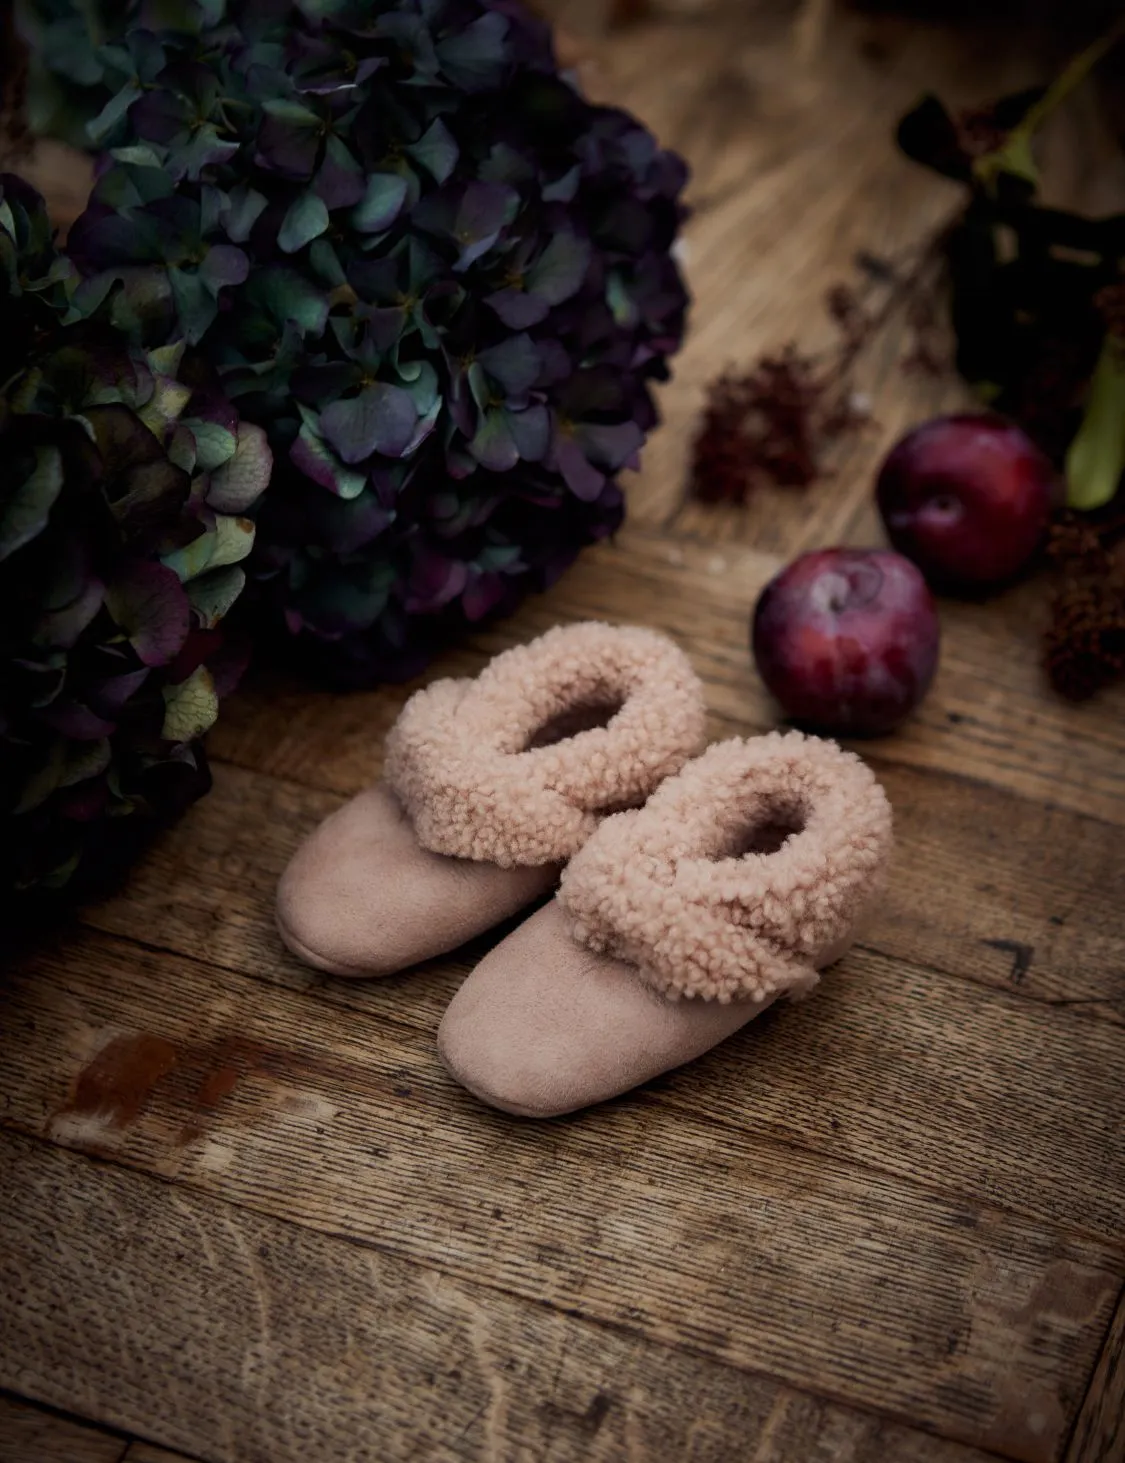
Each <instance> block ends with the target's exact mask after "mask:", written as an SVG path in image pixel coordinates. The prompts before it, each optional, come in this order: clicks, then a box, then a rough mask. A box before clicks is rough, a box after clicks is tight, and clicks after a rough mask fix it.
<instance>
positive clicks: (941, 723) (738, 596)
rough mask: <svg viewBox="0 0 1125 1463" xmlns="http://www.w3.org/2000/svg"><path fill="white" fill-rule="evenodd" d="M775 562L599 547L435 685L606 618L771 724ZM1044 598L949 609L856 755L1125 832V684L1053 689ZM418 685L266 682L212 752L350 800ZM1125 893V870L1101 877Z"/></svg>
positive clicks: (224, 727)
mask: <svg viewBox="0 0 1125 1463" xmlns="http://www.w3.org/2000/svg"><path fill="white" fill-rule="evenodd" d="M780 565H781V559H780V558H779V557H778V556H776V555H773V554H763V553H761V552H760V551H758V550H756V549H748V548H745V547H742V546H740V545H737V544H734V545H731V544H724V545H722V546H717V545H713V544H705V543H699V542H693V541H691V540H688V539H683V538H679V539H672V538H669V537H667V536H663V535H657V534H649V533H645V532H640V531H626V532H623V533H622V534H621V535H620V536H619V539H618V541H617V543H616V545H613V546H605V547H599V548H595V549H592V550H591V551H590V552H589V553H587V554H586V555H585V556H584V557H583V558H582V559H581V560H580V561H579V563H578V564H577V565H576V566H575V567H574V569H572V570H571V572H570V573H569V575H568V576H567V577H566V579H565V580H563V581H562V583H561V584H560V585H558V586H557V587H556V588H555V589H554V590H553V591H552V592H551V593H550V594H547V595H543V596H541V597H537V598H535V599H534V600H532V601H530V602H529V603H528V604H527V605H526V606H525V607H524V608H523V609H522V610H521V611H520V613H519V614H518V615H516V616H515V617H514V618H513V619H511V620H509V621H507V622H505V623H504V624H503V625H501V626H498V627H496V628H495V629H493V630H491V631H489V632H487V633H486V634H482V635H480V636H477V637H474V638H473V640H472V643H471V644H468V645H466V646H465V647H463V648H462V649H461V650H459V651H456V652H454V653H452V654H450V655H448V656H446V657H443V658H442V660H441V662H440V663H439V665H437V666H435V667H434V669H433V671H432V672H431V678H432V677H433V676H436V675H464V674H475V672H476V671H477V670H479V668H480V667H481V665H483V664H484V661H485V659H486V658H487V656H488V655H490V654H494V653H495V652H496V651H497V650H498V649H501V648H503V647H505V646H507V645H511V644H514V643H516V642H517V641H520V640H525V639H528V638H529V637H530V636H532V635H535V634H538V633H540V632H541V631H542V630H543V629H545V628H547V627H548V626H549V625H552V624H557V623H560V622H562V621H572V620H579V619H590V618H602V619H610V620H617V621H633V622H639V623H643V624H648V625H652V626H654V627H656V628H658V629H662V630H665V631H667V632H668V633H669V634H672V635H673V636H674V637H675V638H676V639H677V640H678V641H679V642H680V643H681V644H682V645H683V646H684V648H685V649H686V650H687V651H688V653H689V655H690V656H691V658H692V661H693V663H694V664H695V667H696V669H697V670H698V671H699V673H700V674H701V676H702V677H703V678H704V681H705V684H706V689H707V698H708V704H709V706H710V708H711V711H712V713H713V717H712V730H713V732H714V734H715V735H718V736H730V735H732V734H736V733H737V734H742V735H745V734H746V733H747V732H755V731H763V730H766V729H768V728H770V727H772V726H775V725H776V724H777V721H778V712H777V708H776V707H775V705H774V704H773V702H772V701H771V699H770V697H769V695H768V693H767V692H766V690H765V688H764V687H763V686H762V684H761V682H760V681H759V680H758V677H757V674H756V672H755V671H754V668H753V666H752V663H751V659H750V654H749V624H750V615H751V611H752V608H753V605H754V602H755V600H756V598H757V595H758V593H759V592H760V590H761V589H762V588H763V587H764V585H765V584H766V583H767V581H768V580H769V579H770V578H771V577H772V575H773V574H774V573H775V572H776V570H777V569H778V568H779V567H780ZM1042 613H1043V609H1042V590H1041V587H1040V588H1036V586H1034V585H1026V586H1024V587H1023V588H1022V589H1016V590H1013V591H1010V592H1009V593H1008V594H1007V595H1004V596H1002V597H1000V598H999V599H996V600H993V601H992V602H991V603H990V604H989V606H988V613H982V610H981V607H980V606H977V605H970V604H964V603H958V602H955V601H946V602H944V603H943V604H942V606H941V619H942V635H943V642H942V661H941V666H940V668H939V671H938V676H937V679H936V682H935V684H934V686H933V689H932V690H931V692H930V694H929V696H928V697H927V699H926V700H925V701H924V702H923V703H922V706H921V707H920V708H919V711H918V713H917V714H916V715H915V716H914V717H913V718H912V719H911V720H910V721H908V722H907V723H906V725H905V726H904V727H903V728H902V729H901V730H900V731H899V732H897V733H896V734H895V735H894V736H893V737H890V738H883V739H882V740H880V741H879V742H878V743H877V744H872V745H871V746H870V747H868V746H866V745H865V746H864V747H863V748H862V750H865V751H866V750H874V751H876V752H877V755H878V757H879V759H880V760H881V761H883V762H891V763H895V764H898V765H902V766H913V767H919V768H923V769H927V770H930V771H936V772H951V773H954V774H956V775H957V776H961V777H971V778H974V779H976V780H979V781H983V782H987V783H989V784H990V785H992V786H994V787H999V788H1004V789H1007V790H1008V791H1011V792H1014V793H1019V794H1021V795H1022V796H1024V797H1027V798H1031V799H1033V800H1036V801H1038V802H1041V803H1043V804H1045V805H1047V806H1051V807H1061V808H1068V809H1070V810H1072V811H1074V812H1080V813H1086V814H1089V815H1090V816H1092V817H1097V818H1102V819H1104V820H1108V821H1112V822H1115V823H1118V824H1121V823H1125V758H1123V757H1122V755H1121V748H1120V742H1121V730H1120V728H1121V724H1122V719H1123V713H1125V686H1117V687H1115V688H1113V689H1112V690H1111V691H1110V692H1109V693H1107V695H1106V696H1105V697H1104V699H1103V700H1102V701H1100V702H1099V703H1097V704H1095V705H1093V706H1073V705H1071V704H1069V703H1066V702H1064V701H1062V700H1061V699H1060V698H1058V697H1056V696H1054V695H1053V694H1052V693H1051V692H1050V691H1049V690H1048V688H1047V687H1046V683H1045V680H1044V677H1043V673H1042V670H1041V669H1040V664H1039V630H1040V627H1041V623H1042ZM410 689H412V688H409V687H408V688H402V687H394V688H384V689H382V690H379V691H373V692H367V693H360V694H357V695H355V696H350V697H346V698H339V697H332V696H330V695H329V694H328V693H326V692H322V693H316V692H312V693H310V692H309V691H308V689H307V688H302V687H299V686H298V684H297V683H295V682H285V681H282V680H280V679H279V678H277V677H264V678H263V679H262V680H260V681H258V682H257V683H255V682H253V681H252V682H251V683H250V684H249V685H247V686H246V687H245V688H244V689H243V690H242V691H240V692H239V693H238V694H237V695H236V696H235V697H233V698H232V699H231V701H230V703H229V706H228V707H227V708H226V711H227V714H226V715H225V716H224V718H223V720H222V721H220V723H219V724H218V726H217V727H216V731H215V735H214V736H213V738H212V745H213V751H214V753H215V755H216V756H217V757H219V758H220V759H222V760H226V761H232V762H236V763H238V764H239V765H240V766H245V767H253V768H256V769H258V770H260V771H265V772H272V773H276V774H278V775H279V776H285V777H292V778H294V779H295V780H298V781H304V782H308V783H310V784H311V785H313V786H319V787H329V788H332V789H333V790H335V791H339V792H353V791H355V790H356V789H357V788H359V787H361V786H363V785H364V784H365V783H366V782H367V781H369V780H370V778H371V776H372V774H373V771H374V769H375V768H376V767H377V765H378V758H379V748H380V745H381V741H382V736H383V734H384V732H385V730H386V728H387V727H388V726H389V725H390V723H391V722H392V721H393V720H394V717H395V716H396V715H397V714H398V710H399V708H400V706H401V704H402V702H403V701H404V700H405V698H406V696H407V694H408V693H409V690H410ZM1107 877H1112V878H1114V879H1115V887H1116V889H1117V890H1118V891H1119V892H1120V893H1121V894H1125V876H1122V877H1120V879H1118V875H1117V871H1116V870H1107Z"/></svg>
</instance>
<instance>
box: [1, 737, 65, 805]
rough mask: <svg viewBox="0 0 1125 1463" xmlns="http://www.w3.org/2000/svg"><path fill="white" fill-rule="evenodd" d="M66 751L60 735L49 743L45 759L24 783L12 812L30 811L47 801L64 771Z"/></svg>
mask: <svg viewBox="0 0 1125 1463" xmlns="http://www.w3.org/2000/svg"><path fill="white" fill-rule="evenodd" d="M66 752H67V744H66V742H65V741H64V739H63V738H62V737H58V738H56V739H55V741H53V742H52V743H51V746H50V749H49V751H48V753H47V760H46V761H45V762H44V763H43V765H42V767H40V768H39V770H38V771H37V772H33V773H32V774H31V776H30V777H29V778H28V779H27V781H26V782H25V783H24V785H23V791H22V792H21V793H20V796H19V800H18V802H17V803H16V805H15V807H14V808H13V809H12V812H13V813H30V812H31V811H32V809H33V808H38V807H39V806H40V805H41V804H42V803H45V802H46V801H47V799H48V798H49V797H50V796H51V794H52V793H53V792H54V791H55V789H56V788H57V787H58V785H59V782H60V780H61V779H62V778H63V776H64V775H65V773H66Z"/></svg>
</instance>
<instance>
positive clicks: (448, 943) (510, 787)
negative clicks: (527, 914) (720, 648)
mask: <svg viewBox="0 0 1125 1463" xmlns="http://www.w3.org/2000/svg"><path fill="white" fill-rule="evenodd" d="M704 716H705V712H704V701H703V688H702V686H701V684H700V682H699V679H698V677H697V676H696V675H695V672H694V671H693V670H692V668H691V665H690V663H689V662H688V659H687V657H686V656H685V655H684V653H683V652H682V651H681V650H680V649H679V648H678V647H677V646H676V645H675V644H674V643H673V642H672V641H671V640H669V639H668V638H667V637H666V636H664V635H660V634H657V633H656V632H655V631H652V630H645V629H639V628H630V627H617V626H612V625H603V624H597V623H587V624H578V625H570V626H563V627H559V628H557V629H554V630H549V631H548V632H547V633H546V634H545V635H542V636H540V637H539V639H537V640H534V641H532V642H531V643H530V644H528V645H521V646H517V647H516V648H514V649H512V650H508V651H505V652H504V653H503V654H502V655H499V656H497V657H496V659H495V660H493V661H492V662H491V663H490V664H489V665H488V666H486V668H485V669H484V670H483V671H482V672H481V674H480V675H479V676H477V678H476V679H475V680H444V681H437V682H435V683H434V684H433V685H431V686H429V687H427V688H426V689H425V690H423V691H419V692H418V693H417V694H416V695H414V696H412V697H411V698H410V700H409V701H408V702H407V704H406V706H405V707H404V708H403V711H402V713H401V715H400V716H399V719H398V721H397V722H396V723H395V725H394V727H393V728H392V729H391V732H390V734H389V736H388V739H387V747H386V760H385V766H384V772H383V781H382V782H379V783H377V784H376V785H375V786H374V787H372V788H369V789H368V790H367V791H365V792H362V793H360V794H359V795H358V797H355V798H353V799H352V800H351V801H350V802H348V803H346V804H345V805H344V806H343V807H342V808H340V809H339V810H338V811H337V812H335V813H333V814H332V816H331V817H329V818H328V819H326V821H325V822H324V823H322V824H321V826H320V827H319V828H318V829H317V830H316V831H315V832H314V833H313V834H312V836H311V837H310V838H309V839H307V840H306V842H305V843H304V844H303V845H302V846H301V848H300V849H298V851H297V853H296V855H295V856H294V858H293V860H292V862H291V863H290V865H289V867H288V868H287V869H286V871H285V873H284V875H283V876H282V879H281V883H280V885H279V888H278V896H277V923H278V928H279V930H280V932H281V936H282V938H283V940H284V941H285V943H286V944H287V945H288V946H289V948H290V949H291V950H292V951H293V952H294V953H295V954H296V955H298V956H299V957H300V958H301V959H302V960H304V961H305V962H306V963H307V964H309V965H313V966H316V967H317V968H318V969H321V970H326V971H329V972H331V973H333V974H336V975H354V976H371V975H384V974H389V973H391V972H392V971H397V970H402V969H404V968H405V967H406V966H408V965H413V964H415V963H416V962H417V961H419V960H424V959H427V958H430V957H432V956H434V955H439V954H442V953H443V952H445V951H447V950H452V949H454V948H455V947H456V946H457V945H460V944H462V943H463V942H464V941H465V940H467V939H469V938H471V937H472V936H473V935H478V934H481V933H482V932H483V931H485V930H487V929H490V928H491V927H492V926H493V925H495V924H497V923H498V922H499V921H501V920H503V919H506V918H508V917H509V916H510V915H513V914H515V913H516V912H517V911H519V910H521V909H523V908H524V907H525V906H526V905H528V904H530V903H531V902H532V901H533V900H535V899H537V898H540V897H542V896H543V895H545V894H547V893H549V892H550V890H551V889H553V888H554V887H555V885H556V884H557V882H558V879H559V873H560V869H561V868H562V866H563V865H564V864H565V863H566V861H567V860H568V859H570V858H572V857H573V855H574V854H576V853H577V852H578V850H579V849H580V848H581V847H582V846H583V844H584V843H585V842H586V841H587V839H589V837H590V836H591V834H593V833H594V831H595V830H596V829H597V828H598V827H599V826H600V824H601V823H602V821H603V820H604V819H605V818H606V816H607V815H608V814H610V813H613V812H616V811H618V810H619V809H622V808H629V807H636V806H639V805H640V804H642V803H643V802H644V801H645V799H646V798H647V797H648V796H649V795H650V794H651V793H652V792H653V791H654V790H655V789H656V788H657V787H658V786H659V784H660V783H661V782H662V781H663V780H664V779H665V778H666V777H668V776H669V775H671V774H672V773H674V772H676V771H678V769H679V768H680V767H681V766H682V765H683V764H684V762H685V761H686V760H687V759H688V758H689V757H690V756H692V755H693V754H694V753H695V752H696V751H698V750H699V748H700V746H701V745H702V742H703V736H704Z"/></svg>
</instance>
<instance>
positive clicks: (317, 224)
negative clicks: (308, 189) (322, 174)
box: [277, 193, 328, 254]
mask: <svg viewBox="0 0 1125 1463" xmlns="http://www.w3.org/2000/svg"><path fill="white" fill-rule="evenodd" d="M327 227H328V209H327V208H326V207H325V205H324V200H323V199H322V198H318V197H317V195H316V194H315V193H302V194H300V195H299V196H298V197H297V198H295V199H294V200H293V202H292V203H291V204H290V205H289V209H288V212H287V213H286V215H285V217H284V219H283V220H282V223H281V228H280V230H279V231H278V235H277V243H278V247H279V248H280V249H281V251H282V253H283V254H295V253H296V252H297V250H298V249H303V248H304V247H305V245H306V244H311V243H312V241H313V240H314V239H318V238H319V237H320V235H321V234H323V233H324V231H325V229H326V228H327Z"/></svg>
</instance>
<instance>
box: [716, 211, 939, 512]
mask: <svg viewBox="0 0 1125 1463" xmlns="http://www.w3.org/2000/svg"><path fill="white" fill-rule="evenodd" d="M942 242H943V235H942V233H941V232H940V231H939V232H938V233H935V234H934V235H933V236H932V237H930V238H927V239H926V240H924V241H923V243H922V244H921V246H919V247H918V248H917V249H915V250H914V251H913V252H912V253H911V254H910V255H909V256H908V257H907V258H906V259H905V260H903V261H900V262H895V261H892V260H887V259H882V258H878V257H876V256H873V255H861V256H860V257H859V258H858V259H857V261H856V262H857V265H858V266H859V268H860V270H861V271H862V273H863V276H864V278H863V282H862V283H861V284H860V285H859V286H855V285H849V284H844V283H839V284H836V285H834V286H833V287H832V288H831V289H830V290H829V292H828V295H827V299H826V304H827V309H828V313H829V315H830V317H831V319H832V322H833V324H834V325H835V327H836V329H837V332H838V341H837V344H836V345H835V346H834V347H833V349H832V350H831V351H830V352H829V353H828V354H827V355H826V356H824V357H821V358H818V357H815V356H812V355H808V354H805V353H803V352H802V351H800V350H799V349H798V348H797V345H796V344H795V343H794V342H790V343H789V344H787V345H786V346H784V347H783V348H782V349H781V350H779V351H772V352H766V353H765V354H763V355H762V356H760V357H759V358H758V360H757V361H755V362H754V364H753V365H752V366H751V367H750V368H749V369H748V370H746V371H743V372H735V371H733V370H729V369H728V370H727V371H724V372H723V373H722V375H720V376H719V377H717V378H716V379H715V380H714V381H713V382H712V383H711V385H710V386H709V387H708V390H707V398H706V402H705V404H704V409H703V413H702V416H701V419H700V425H699V430H698V431H697V433H696V436H695V440H694V442H693V445H692V456H691V468H690V475H689V482H688V493H689V496H690V497H693V498H695V499H696V500H697V501H699V502H702V503H734V504H738V505H741V504H744V503H745V502H747V500H748V499H749V498H750V496H751V495H752V493H753V491H754V490H755V488H756V487H758V486H760V485H761V484H763V483H766V482H770V483H774V484H776V485H777V486H779V487H796V488H804V487H808V486H809V485H810V484H811V483H813V482H815V481H816V480H817V479H818V478H820V477H822V476H824V475H825V465H824V464H825V457H826V455H827V453H828V451H829V449H830V448H831V447H832V446H833V445H834V444H835V443H837V442H838V441H839V440H840V439H841V438H843V437H845V436H848V435H849V434H851V433H853V432H856V431H859V430H860V429H861V428H862V427H864V426H865V425H866V424H867V423H868V421H869V420H870V413H869V411H868V409H867V406H866V403H865V402H864V400H863V398H862V396H860V395H859V394H858V393H857V392H856V390H855V385H854V372H855V367H856V364H857V362H858V360H859V358H860V356H861V355H862V353H863V351H864V350H865V349H866V347H867V346H868V345H869V344H870V343H871V341H872V340H873V339H874V338H875V337H876V336H877V335H878V333H879V332H880V331H881V330H882V329H883V327H884V326H885V325H886V324H887V323H888V321H889V320H890V318H891V317H892V316H893V315H894V314H895V313H896V312H897V311H899V310H900V309H903V308H905V310H906V320H907V325H908V328H909V329H910V331H911V334H912V343H911V348H910V350H909V351H908V353H907V357H906V360H905V361H904V367H905V368H906V369H915V370H925V371H927V372H934V373H936V372H940V371H942V370H944V369H947V363H946V362H945V360H944V358H943V355H942V350H941V343H940V327H939V323H938V322H939V315H940V311H939V310H938V308H937V306H936V303H935V296H936V293H937V290H938V281H939V279H940V276H941V268H940V266H941V256H942ZM880 295H881V299H880V298H879V296H880Z"/></svg>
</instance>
